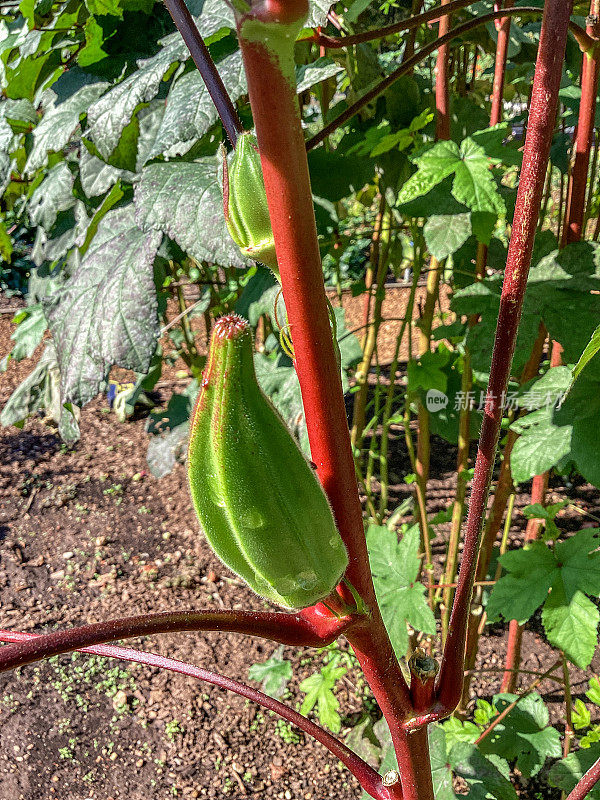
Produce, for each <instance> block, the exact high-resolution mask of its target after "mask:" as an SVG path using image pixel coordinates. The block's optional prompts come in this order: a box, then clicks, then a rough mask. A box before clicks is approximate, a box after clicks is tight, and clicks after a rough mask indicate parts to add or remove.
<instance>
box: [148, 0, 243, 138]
mask: <svg viewBox="0 0 600 800" xmlns="http://www.w3.org/2000/svg"><path fill="white" fill-rule="evenodd" d="M164 4H165V6H166V7H167V11H168V12H169V14H170V15H171V17H172V18H173V22H174V23H175V25H176V27H177V29H178V31H179V33H180V34H181V36H182V38H183V41H184V42H185V43H186V45H187V48H188V50H189V51H190V55H191V56H192V59H193V60H194V64H195V65H196V66H197V67H198V70H199V71H200V75H202V80H203V81H204V83H205V84H206V88H207V90H208V93H209V94H210V96H211V98H212V101H213V103H214V104H215V108H216V109H217V112H218V114H219V116H220V117H221V122H222V123H223V127H224V128H225V131H226V133H227V138H228V139H229V141H230V142H231V144H232V145H233V146H234V147H235V143H236V141H237V137H238V134H240V133H242V132H243V130H244V128H243V126H242V123H241V121H240V118H239V117H238V115H237V111H236V110H235V106H234V105H233V103H232V102H231V98H230V97H229V94H228V93H227V89H226V88H225V84H224V83H223V81H222V80H221V76H220V75H219V72H218V70H217V68H216V66H215V63H214V61H213V60H212V58H211V55H210V53H209V51H208V48H207V46H206V45H205V44H204V40H203V38H202V36H201V35H200V31H199V30H198V28H197V27H196V23H195V22H194V18H193V17H192V15H191V14H190V12H189V11H188V8H187V6H186V4H185V2H184V0H164Z"/></svg>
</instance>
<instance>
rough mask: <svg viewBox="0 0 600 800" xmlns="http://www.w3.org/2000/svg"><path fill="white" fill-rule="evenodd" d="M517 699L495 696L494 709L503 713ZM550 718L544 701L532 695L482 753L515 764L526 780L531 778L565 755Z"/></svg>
mask: <svg viewBox="0 0 600 800" xmlns="http://www.w3.org/2000/svg"><path fill="white" fill-rule="evenodd" d="M515 699H516V695H511V694H500V695H495V696H494V701H493V705H494V707H495V708H496V709H497V712H498V713H502V711H504V710H505V709H506V708H507V707H508V705H509V704H510V703H512V702H513V701H514V700H515ZM548 721H549V715H548V709H547V708H546V706H545V704H544V701H543V700H542V698H541V697H540V696H539V695H538V694H536V693H535V692H533V693H532V694H530V695H527V696H526V697H523V698H521V699H520V700H519V702H518V704H517V705H516V706H515V707H514V708H513V709H512V710H511V711H510V712H509V713H508V715H507V716H506V717H504V718H503V719H502V721H501V722H499V723H498V724H497V725H496V726H495V728H494V729H493V730H492V731H491V732H490V733H489V734H488V736H486V737H485V739H483V740H482V741H481V742H480V744H479V748H480V750H481V752H482V753H484V754H488V755H492V754H494V755H498V756H501V757H502V758H504V759H506V760H507V761H514V760H516V765H517V768H518V769H519V770H520V772H522V774H523V775H524V777H526V778H531V777H532V776H534V775H537V773H538V772H539V771H540V770H541V768H542V767H543V766H544V763H545V761H546V759H548V758H557V757H558V756H560V754H561V752H562V748H561V743H560V734H559V732H558V731H557V730H556V728H553V727H552V726H551V725H549V724H548Z"/></svg>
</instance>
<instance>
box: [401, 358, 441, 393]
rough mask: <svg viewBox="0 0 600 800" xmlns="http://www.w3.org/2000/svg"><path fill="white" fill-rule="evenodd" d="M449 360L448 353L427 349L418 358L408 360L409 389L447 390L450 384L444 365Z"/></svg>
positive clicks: (412, 390)
mask: <svg viewBox="0 0 600 800" xmlns="http://www.w3.org/2000/svg"><path fill="white" fill-rule="evenodd" d="M447 362H448V353H447V352H443V351H441V350H435V351H427V352H426V353H423V355H422V356H420V357H419V359H418V360H416V359H411V360H410V361H409V362H408V370H407V374H408V390H409V391H410V392H416V391H417V390H418V389H423V390H424V391H425V392H426V391H428V390H429V389H436V390H437V391H438V392H442V393H443V392H445V391H446V388H447V384H448V379H447V377H446V373H445V372H444V371H443V369H442V368H443V367H444V366H445V365H446V363H447Z"/></svg>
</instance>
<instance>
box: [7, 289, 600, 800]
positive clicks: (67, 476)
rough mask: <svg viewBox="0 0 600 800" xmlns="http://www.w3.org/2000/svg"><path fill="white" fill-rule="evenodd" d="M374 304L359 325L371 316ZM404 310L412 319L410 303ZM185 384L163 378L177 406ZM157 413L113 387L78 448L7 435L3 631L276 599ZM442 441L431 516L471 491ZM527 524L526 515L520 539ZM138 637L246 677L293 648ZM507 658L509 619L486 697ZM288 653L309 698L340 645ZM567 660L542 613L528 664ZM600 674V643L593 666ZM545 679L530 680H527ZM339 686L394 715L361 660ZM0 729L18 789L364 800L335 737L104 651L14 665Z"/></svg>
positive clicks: (51, 793)
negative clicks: (151, 421) (229, 537)
mask: <svg viewBox="0 0 600 800" xmlns="http://www.w3.org/2000/svg"><path fill="white" fill-rule="evenodd" d="M401 291H403V290H401ZM398 300H399V305H401V302H402V298H401V297H399V298H398ZM359 301H360V298H358V300H357V301H355V303H354V306H353V307H352V308H351V311H350V314H349V317H350V319H351V324H350V325H349V327H357V326H358V325H359V324H360V319H361V318H362V317H361V314H362V305H361V304H360V302H359ZM392 301H393V298H392ZM348 302H349V301H348V300H347V299H345V305H346V304H347V303H348ZM15 305H17V302H16V301H15V299H14V298H12V299H10V300H7V299H0V311H1V310H2V308H3V307H4V308H6V307H8V306H15ZM388 312H389V316H392V315H395V316H398V317H400V316H402V313H398V311H394V307H393V304H392V306H390V309H387V308H386V313H388ZM10 319H11V316H10V315H8V314H0V357H1V356H2V355H4V353H5V352H7V350H8V349H9V348H10V342H9V337H10V333H11V330H12V328H11V323H10ZM393 331H394V328H393V326H392V324H390V325H389V326H388V328H386V329H385V332H384V338H383V339H382V341H381V342H380V355H381V354H382V353H386V352H387V351H386V350H385V348H386V347H388V345H389V341H391V340H392V337H393V336H394V333H393ZM388 337H389V340H388ZM36 356H37V354H34V358H33V360H27V361H24V362H21V363H20V364H11V365H10V368H9V370H8V372H7V373H5V374H3V375H1V376H0V407H1V406H2V405H3V404H4V402H6V400H7V398H8V397H9V395H10V393H11V392H12V391H13V389H14V388H15V387H16V386H17V385H18V383H19V382H20V381H21V380H22V379H23V378H24V377H25V375H26V374H27V373H28V372H29V371H30V369H31V365H32V361H34V360H35V358H36ZM179 366H180V365H175V367H174V370H175V369H176V368H178V367H179ZM170 391H171V389H170V388H169V387H165V388H164V390H163V392H164V394H163V397H162V399H163V400H164V401H165V402H166V401H167V400H168V396H169V393H170ZM144 422H145V421H144V419H143V418H139V419H137V420H135V421H132V422H128V423H125V424H120V423H119V422H118V421H117V420H116V418H115V416H114V414H112V413H109V412H108V408H107V403H106V398H104V397H100V398H98V399H96V400H95V401H94V402H92V403H90V404H89V405H88V406H86V407H85V408H84V409H83V411H82V414H81V420H80V426H81V434H82V436H81V441H80V442H79V443H78V444H77V445H76V446H75V447H74V448H73V449H68V448H66V447H64V446H63V445H61V442H60V440H59V437H58V435H57V433H56V431H55V430H53V429H52V428H51V427H49V426H48V424H46V423H45V422H44V420H43V419H41V418H35V419H31V420H29V421H28V422H27V423H26V425H25V427H24V429H23V430H17V429H15V428H10V429H0V448H1V450H0V451H1V452H2V458H1V463H0V598H1V599H0V627H2V628H9V629H14V630H23V631H37V632H41V631H45V630H46V631H47V630H51V629H54V628H65V627H68V626H72V625H77V624H83V623H86V622H94V621H99V620H103V619H109V618H114V617H118V616H128V615H133V614H139V613H144V612H150V611H163V610H173V609H180V610H182V609H188V608H189V609H200V608H210V607H214V606H217V607H233V608H241V607H244V608H257V609H259V608H264V607H265V604H264V603H262V602H261V601H260V599H259V598H257V597H256V596H255V595H254V594H253V593H251V592H250V591H249V590H248V589H247V588H246V587H245V585H244V584H242V583H241V582H240V581H239V580H237V579H236V578H235V577H233V576H232V575H231V574H229V573H228V572H227V571H226V570H225V569H224V568H223V567H222V565H221V564H220V562H219V561H218V560H217V559H216V558H215V557H214V556H213V555H212V553H211V551H210V550H209V548H208V546H207V545H206V543H205V542H204V540H203V538H202V536H201V534H200V533H199V532H198V526H197V522H196V519H195V516H194V513H193V510H192V507H191V504H190V499H189V495H188V489H187V483H186V477H185V471H184V468H183V466H181V465H179V466H177V467H176V468H175V470H174V471H173V472H172V473H171V474H170V475H168V476H167V477H165V478H163V479H161V480H156V479H154V478H153V477H152V476H151V475H149V474H148V472H147V466H146V461H145V457H146V449H147V436H146V433H145V432H144ZM391 450H392V452H393V463H392V464H391V470H390V471H391V473H392V474H395V475H396V476H397V480H396V482H395V483H394V485H393V486H391V487H390V492H391V497H392V507H393V504H394V503H396V502H399V501H400V500H402V499H403V498H404V497H406V496H408V494H409V493H410V487H408V486H407V485H406V484H405V483H404V481H403V477H404V475H405V474H406V473H407V472H409V471H410V469H409V465H408V458H407V456H406V452H405V450H404V442H403V438H402V437H400V436H396V438H395V439H394V444H393V446H392V448H391ZM432 452H433V462H432V479H431V484H430V486H431V490H430V494H429V504H430V508H429V510H430V511H431V512H435V511H438V510H441V509H445V508H446V507H447V506H448V504H449V503H450V501H451V499H452V497H453V492H454V488H455V478H454V469H455V458H456V452H455V449H454V448H452V447H450V446H449V445H448V444H446V443H444V442H441V441H437V442H434V446H433V448H432ZM567 491H568V492H569V496H570V497H571V498H576V502H577V503H578V504H579V505H580V506H582V507H583V508H585V509H586V510H587V511H589V512H590V513H592V514H597V513H599V509H600V498H599V493H598V492H597V490H595V489H593V488H592V487H590V486H588V485H585V484H583V483H582V484H580V485H576V486H572V487H571V486H569V487H567V486H565V485H564V484H563V483H560V482H559V481H556V482H555V483H554V484H553V485H552V487H551V499H552V501H555V500H556V499H560V498H562V497H565V496H566V495H567ZM527 502H528V498H527V495H526V494H523V495H520V496H519V497H518V498H517V505H518V506H519V507H522V506H524V505H526V504H527ZM562 522H563V525H566V526H567V528H572V529H573V530H577V529H578V528H579V527H581V517H579V516H578V515H577V514H576V513H575V512H571V513H570V514H569V512H564V514H563V517H562ZM588 524H591V523H588ZM522 527H523V524H522V518H520V517H519V515H516V517H515V524H514V526H513V529H512V531H511V536H514V541H515V543H516V542H517V541H518V538H519V534H520V533H521V532H522ZM444 535H447V530H446V529H444V528H442V529H441V532H440V538H439V540H437V541H436V542H434V551H435V553H436V554H437V557H438V560H439V558H440V555H441V552H442V546H443V536H444ZM437 571H438V573H439V569H438V570H437ZM128 644H130V645H131V646H132V647H137V648H140V649H141V648H143V649H147V650H151V651H153V652H156V653H161V654H163V655H168V656H171V657H174V658H178V659H182V660H184V661H189V662H192V663H194V664H197V665H201V666H203V667H206V668H209V669H213V670H216V671H219V672H223V673H225V674H227V675H229V676H231V677H235V678H237V679H239V680H242V681H247V680H248V670H249V667H250V666H251V665H252V664H253V663H255V662H259V663H260V662H263V661H264V660H265V659H266V658H268V657H269V656H271V655H272V653H273V652H274V650H275V646H274V645H271V644H269V643H264V642H259V641H257V640H253V639H250V638H244V639H243V640H241V639H240V637H239V636H237V635H234V634H229V635H228V634H223V633H194V634H176V635H163V636H156V637H154V638H152V639H150V638H148V639H140V640H139V641H135V640H133V641H131V642H129V643H128ZM341 646H342V649H343V650H347V646H346V645H345V644H344V643H342V645H341ZM504 652H505V632H504V629H503V628H501V627H499V626H496V627H492V628H489V629H488V630H487V632H486V634H485V636H484V638H483V640H482V645H481V651H480V655H479V659H478V664H477V669H478V670H482V671H479V672H477V673H476V675H475V677H474V681H473V690H474V692H476V693H477V695H478V696H480V697H484V698H487V699H490V697H491V696H492V695H493V694H494V692H496V691H497V690H498V686H499V680H500V673H499V672H498V671H491V670H498V669H499V667H500V666H501V665H502V663H503V659H504ZM283 656H284V658H287V659H289V660H290V661H291V662H292V664H293V674H294V678H293V680H292V681H291V682H290V684H289V692H290V695H289V697H288V701H289V702H291V703H292V704H295V703H296V702H297V701H299V700H300V699H301V697H302V693H301V692H300V691H299V689H298V686H299V683H300V682H301V681H302V680H303V679H304V678H305V677H307V676H308V675H310V674H312V672H314V671H315V669H316V668H318V666H319V665H320V664H322V663H323V662H324V659H325V658H326V654H324V653H323V652H320V651H315V650H310V651H309V650H304V651H300V650H297V649H294V648H284V650H283ZM555 658H556V654H555V653H554V651H552V650H551V649H550V648H549V646H548V645H547V644H546V643H545V641H544V637H543V635H542V631H541V627H540V625H539V622H537V621H536V620H534V621H533V622H532V624H531V625H530V626H528V628H527V630H526V631H525V636H524V642H523V667H524V668H525V669H529V670H534V671H544V670H546V669H548V667H549V666H550V665H551V664H552V663H553V662H554V660H555ZM599 668H600V658H599V657H598V655H597V656H596V658H595V660H594V662H593V664H592V671H594V672H595V671H596V670H598V669H599ZM588 679H589V675H584V674H583V673H581V672H580V671H578V670H575V669H573V670H572V680H573V693H574V696H575V697H578V696H580V697H583V692H584V691H585V689H586V688H587V680H588ZM530 680H531V676H528V675H525V676H523V677H522V685H525V686H526V685H527V684H528V683H529V682H530ZM337 687H338V688H337V697H338V699H339V701H340V709H341V710H343V714H344V717H343V727H342V734H341V735H342V736H345V735H347V734H348V732H349V731H350V730H351V728H352V726H353V725H354V724H355V723H356V721H357V720H358V719H359V718H360V716H361V714H362V713H363V712H364V709H365V708H367V709H368V710H369V711H370V712H371V713H374V714H375V715H376V713H377V712H376V709H375V708H374V704H373V702H372V700H371V699H370V696H369V694H368V690H365V688H364V684H363V683H362V681H361V680H360V674H359V672H358V670H356V668H354V667H353V666H352V665H351V668H350V669H349V671H348V673H347V675H346V676H345V677H344V679H343V680H341V681H339V682H338V685H337ZM540 691H541V693H542V695H543V696H544V698H545V700H546V701H547V702H548V703H549V708H550V713H551V719H552V721H553V722H554V723H555V724H557V725H558V726H560V725H561V724H562V723H561V720H562V719H563V718H564V707H563V704H562V703H561V697H560V693H559V692H558V691H557V690H556V686H555V684H553V683H551V682H548V681H547V682H545V683H543V684H542V686H541V688H540ZM0 737H1V747H0V798H2V800H50V799H51V798H60V799H61V800H86V799H87V798H98V800H121V798H127V800H154V799H155V798H161V800H162V799H163V798H167V797H184V798H198V797H202V798H215V797H232V798H243V797H248V798H262V797H269V798H278V799H279V798H285V800H292V799H293V800H326V799H327V798H337V800H350V799H351V798H357V797H359V796H360V790H359V788H358V786H357V783H356V781H355V780H354V779H353V778H352V776H350V775H349V774H348V773H347V772H345V771H343V770H341V768H340V767H341V765H339V763H338V762H337V760H336V759H335V758H333V757H331V756H329V755H328V753H327V751H325V750H324V748H323V747H321V746H320V745H318V744H316V743H315V742H313V740H311V739H309V738H307V737H305V736H304V735H303V734H302V733H301V732H300V731H297V730H296V729H293V728H291V727H290V726H289V725H287V724H284V725H282V724H281V723H278V721H277V719H276V718H275V717H273V716H271V715H270V714H269V713H268V712H264V711H262V710H260V709H259V708H257V707H255V706H254V705H253V704H250V703H249V702H248V701H245V700H244V699H243V698H240V697H238V696H237V695H231V694H226V693H224V692H223V691H221V690H219V689H217V688H215V687H212V686H209V685H205V684H199V683H197V682H194V681H192V680H191V679H188V678H185V677H182V676H178V675H174V674H171V673H165V672H159V671H158V670H157V669H153V668H149V667H145V666H144V667H142V666H136V665H130V664H126V663H119V662H113V661H109V660H103V659H99V658H96V657H88V656H83V655H79V656H77V655H76V656H62V657H59V658H56V659H53V660H52V661H50V662H45V663H42V664H38V665H35V666H29V667H26V668H23V669H22V670H20V671H19V672H18V674H10V673H9V674H5V675H2V676H0ZM524 796H525V795H524ZM531 796H533V795H531ZM540 796H541V795H540ZM548 796H550V795H548Z"/></svg>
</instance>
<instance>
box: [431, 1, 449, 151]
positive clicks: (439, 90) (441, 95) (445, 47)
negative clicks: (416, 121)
mask: <svg viewBox="0 0 600 800" xmlns="http://www.w3.org/2000/svg"><path fill="white" fill-rule="evenodd" d="M447 4H448V0H442V5H443V6H444V5H447ZM449 31H450V15H449V14H446V15H445V16H443V17H441V19H440V25H439V28H438V42H439V41H440V40H441V39H443V38H444V36H445V35H446V34H447V33H448V32H449ZM449 56H450V44H449V43H448V44H442V45H440V46H439V47H438V53H437V62H436V73H435V110H436V118H435V135H436V139H449V138H450V88H449V75H448V59H449Z"/></svg>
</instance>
